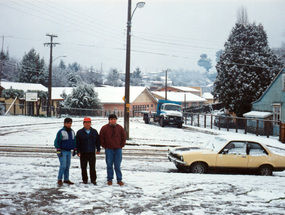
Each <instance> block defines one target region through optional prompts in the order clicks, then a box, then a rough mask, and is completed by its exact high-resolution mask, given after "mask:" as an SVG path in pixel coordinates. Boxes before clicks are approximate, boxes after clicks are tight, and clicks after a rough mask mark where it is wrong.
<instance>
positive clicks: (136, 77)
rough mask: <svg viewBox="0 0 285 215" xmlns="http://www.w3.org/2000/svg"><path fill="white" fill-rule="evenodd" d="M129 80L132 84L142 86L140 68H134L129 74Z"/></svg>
mask: <svg viewBox="0 0 285 215" xmlns="http://www.w3.org/2000/svg"><path fill="white" fill-rule="evenodd" d="M130 82H131V85H132V86H142V75H141V70H140V68H136V70H135V71H134V72H133V73H132V74H131V80H130Z"/></svg>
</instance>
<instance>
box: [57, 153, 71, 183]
mask: <svg viewBox="0 0 285 215" xmlns="http://www.w3.org/2000/svg"><path fill="white" fill-rule="evenodd" d="M57 156H58V159H59V163H60V166H59V172H58V180H62V176H64V181H68V180H69V167H70V160H71V151H66V150H61V155H57Z"/></svg>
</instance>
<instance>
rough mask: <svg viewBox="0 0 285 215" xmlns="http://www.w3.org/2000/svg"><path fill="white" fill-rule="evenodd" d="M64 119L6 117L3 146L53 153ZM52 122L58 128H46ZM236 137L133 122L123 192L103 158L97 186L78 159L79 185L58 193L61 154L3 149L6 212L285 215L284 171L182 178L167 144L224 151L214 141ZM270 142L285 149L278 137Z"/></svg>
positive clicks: (0, 203)
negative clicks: (84, 178)
mask: <svg viewBox="0 0 285 215" xmlns="http://www.w3.org/2000/svg"><path fill="white" fill-rule="evenodd" d="M62 121H63V119H56V118H55V119H53V118H52V119H46V118H31V117H14V116H9V117H1V116H0V122H1V126H0V146H1V147H4V146H6V147H7V146H9V145H10V146H11V145H12V146H31V147H42V148H48V149H49V150H50V149H52V146H53V139H54V137H55V134H56V131H57V130H58V129H59V128H60V127H61V125H62V124H61V122H62ZM106 121H107V119H104V118H100V119H97V118H95V120H94V127H95V128H96V129H97V130H100V127H101V126H102V125H103V124H105V123H106ZM46 122H51V123H50V124H45V125H41V124H43V123H46ZM53 122H54V123H53ZM13 123H14V124H17V125H21V124H25V123H28V124H32V125H30V126H29V128H28V129H27V126H26V127H23V129H22V130H21V129H20V128H19V127H20V126H19V127H15V128H14V127H13V126H12V125H13ZM119 123H121V124H122V121H119ZM3 124H5V125H6V128H4V127H3ZM10 125H11V127H9V129H7V126H10ZM81 126H82V119H76V120H75V122H74V123H73V129H74V130H75V131H77V130H78V129H79V128H81ZM229 135H231V136H234V135H235V134H228V133H225V134H224V133H217V134H215V135H213V134H211V133H205V132H197V131H195V130H186V129H176V128H161V127H159V126H155V125H145V124H143V123H142V121H140V120H134V121H131V124H130V137H131V140H130V141H129V144H130V145H128V146H126V147H125V149H124V158H123V163H122V172H123V180H124V182H125V183H126V185H125V186H123V187H120V186H118V185H113V186H107V185H106V167H105V161H104V155H103V154H101V155H99V156H98V157H97V158H98V159H97V175H98V180H97V182H98V185H97V186H94V185H92V184H87V185H85V184H82V183H81V171H80V167H79V165H80V164H79V159H78V158H77V157H73V158H72V167H71V170H70V179H71V180H72V181H73V182H75V185H70V186H68V185H64V186H62V187H60V188H58V187H57V185H56V181H57V180H56V178H57V173H58V165H59V163H58V159H57V157H56V155H55V154H53V153H50V152H49V153H42V152H33V153H32V154H37V153H38V155H37V156H31V154H30V155H29V153H30V152H28V153H27V154H25V153H23V154H21V152H16V154H17V156H13V153H11V152H9V153H8V152H6V154H4V153H5V152H3V151H1V153H0V155H1V156H0V169H1V174H0V196H1V197H0V214H9V215H10V214H118V215H121V214H122V215H124V214H142V215H148V214H149V215H152V214H161V215H165V214H195V215H196V214H284V211H285V192H284V189H283V188H284V185H285V172H274V175H273V176H272V177H262V176H256V175H239V174H205V175H196V174H186V173H179V172H178V171H177V170H176V168H175V166H174V164H173V163H171V162H169V161H168V160H167V158H166V153H164V152H166V150H167V148H168V147H166V146H167V145H170V146H172V145H189V146H190V145H191V146H193V145H203V144H204V145H207V144H208V145H209V141H210V142H211V143H215V145H216V146H217V147H218V146H219V141H217V142H216V141H213V140H214V139H215V140H222V139H223V138H224V137H225V136H229ZM237 135H241V134H237ZM252 138H255V137H252ZM265 140H266V141H268V144H271V145H273V146H277V147H278V148H285V147H284V146H283V144H281V143H279V142H278V141H276V140H271V139H270V140H269V139H265ZM134 145H136V146H134ZM153 145H156V147H153ZM154 149H155V150H157V151H155V150H154ZM281 152H283V153H284V151H283V150H281ZM43 154H45V155H48V156H41V155H43ZM163 154H165V157H163Z"/></svg>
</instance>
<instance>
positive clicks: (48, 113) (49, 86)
mask: <svg viewBox="0 0 285 215" xmlns="http://www.w3.org/2000/svg"><path fill="white" fill-rule="evenodd" d="M60 57H66V55H62V56H58V57H56V58H55V59H52V52H51V54H50V63H49V76H48V102H47V117H51V106H52V105H51V104H52V98H51V86H52V62H54V61H55V60H56V59H58V58H60Z"/></svg>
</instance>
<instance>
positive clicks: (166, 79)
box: [164, 69, 169, 100]
mask: <svg viewBox="0 0 285 215" xmlns="http://www.w3.org/2000/svg"><path fill="white" fill-rule="evenodd" d="M168 70H169V69H166V70H165V87H164V88H165V100H167V71H168Z"/></svg>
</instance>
